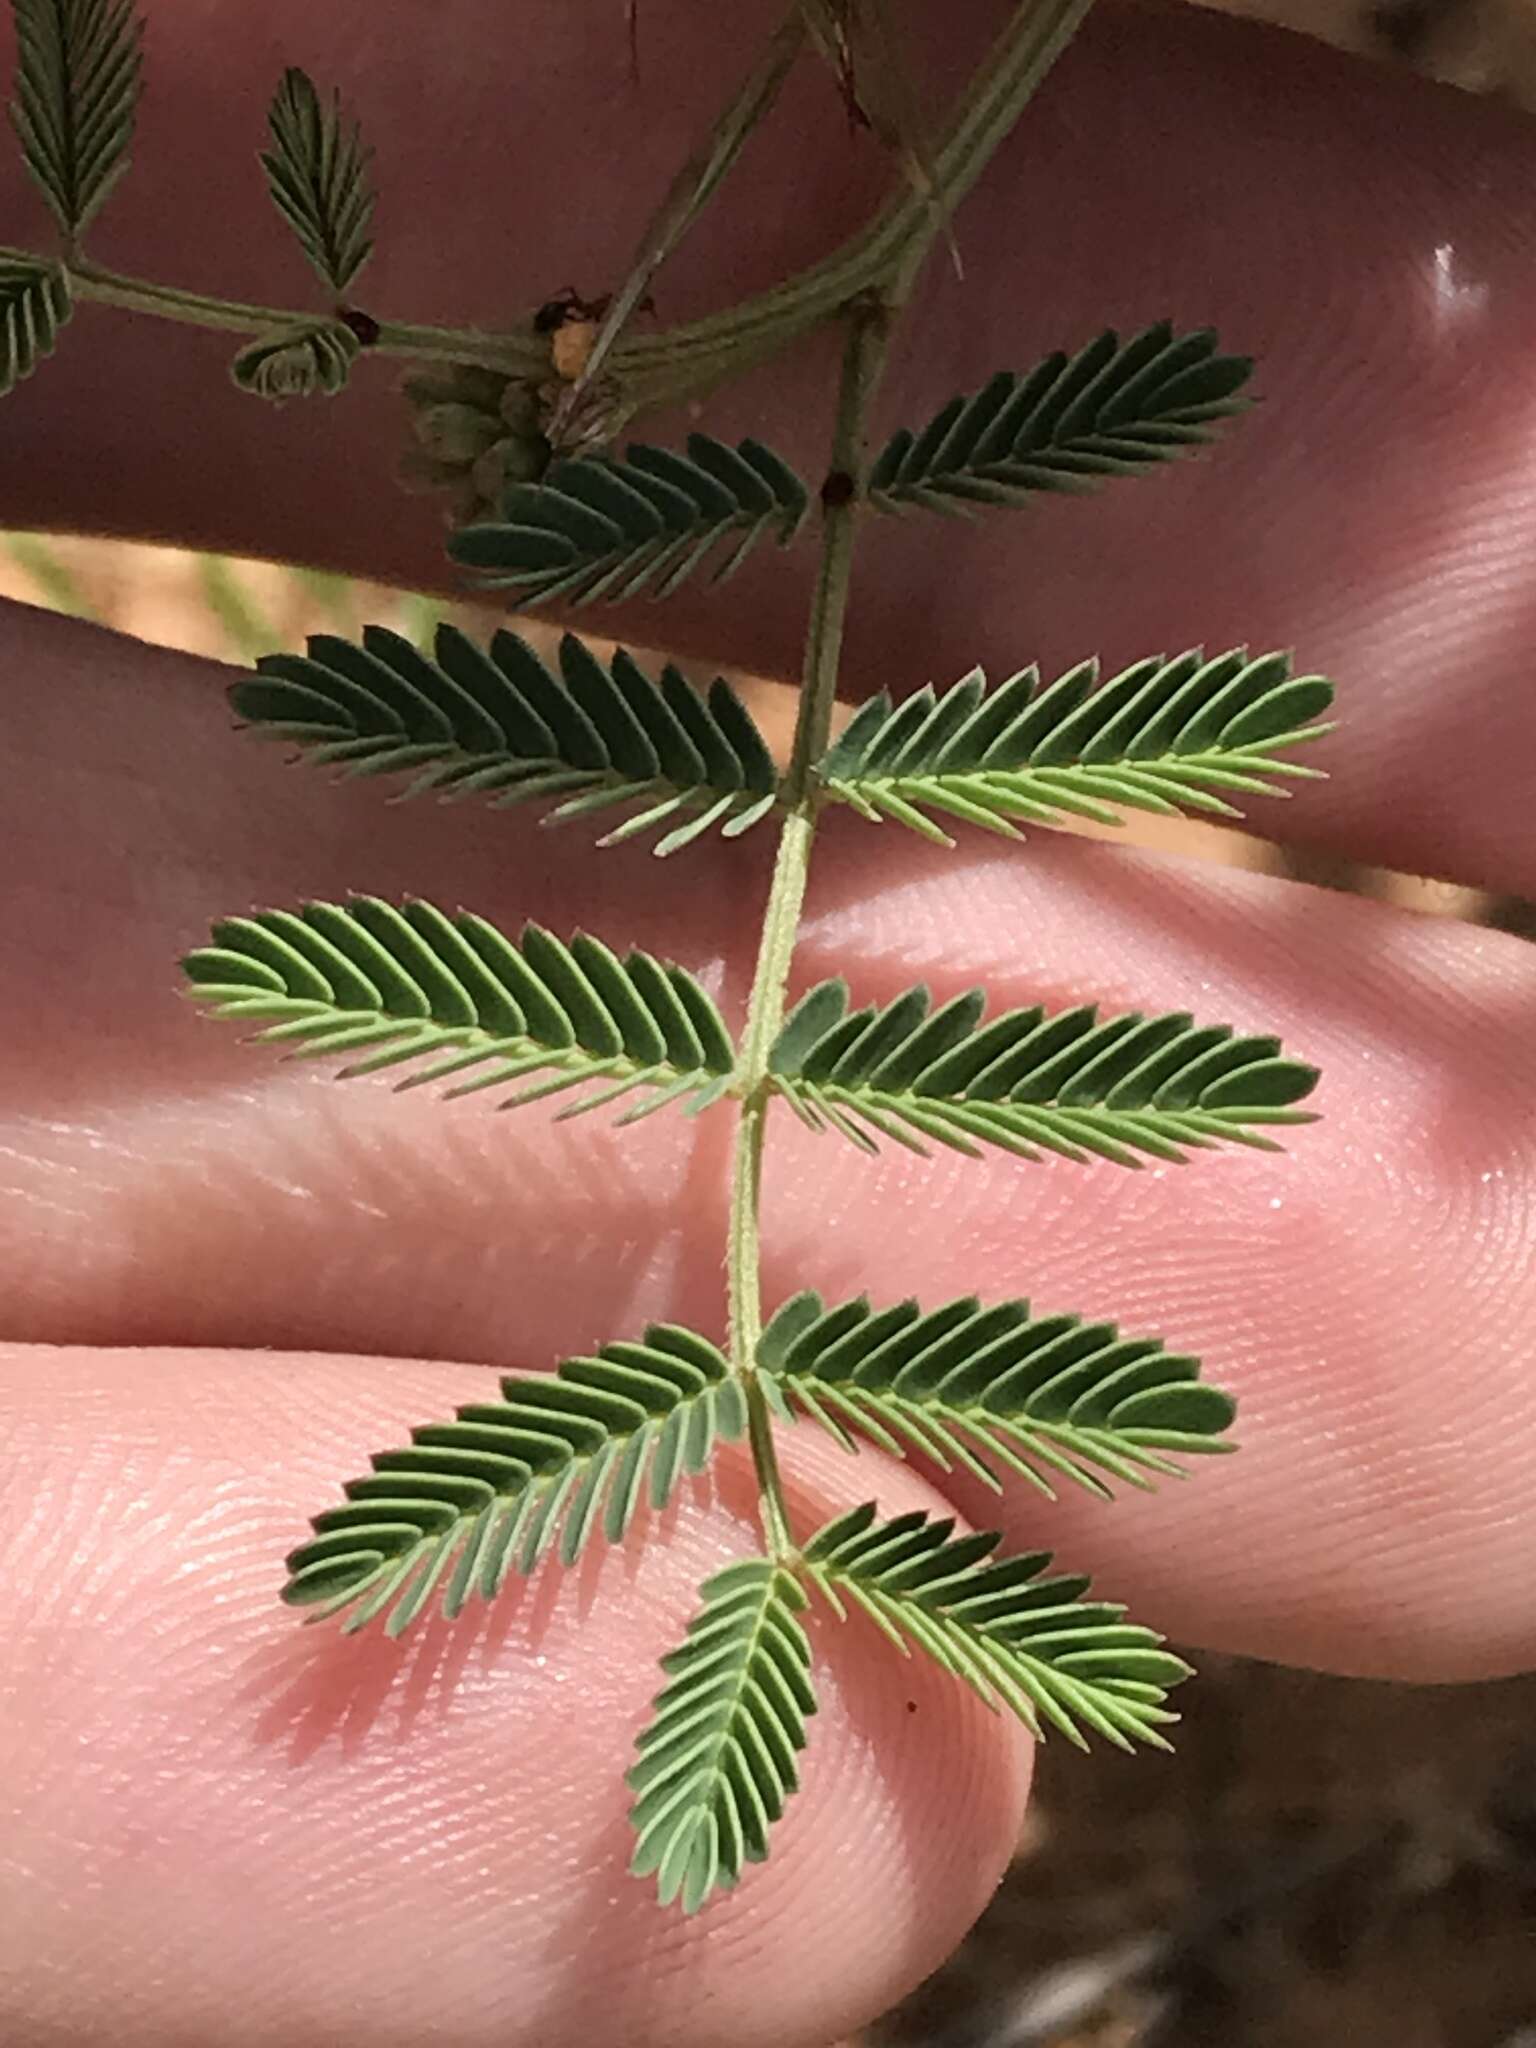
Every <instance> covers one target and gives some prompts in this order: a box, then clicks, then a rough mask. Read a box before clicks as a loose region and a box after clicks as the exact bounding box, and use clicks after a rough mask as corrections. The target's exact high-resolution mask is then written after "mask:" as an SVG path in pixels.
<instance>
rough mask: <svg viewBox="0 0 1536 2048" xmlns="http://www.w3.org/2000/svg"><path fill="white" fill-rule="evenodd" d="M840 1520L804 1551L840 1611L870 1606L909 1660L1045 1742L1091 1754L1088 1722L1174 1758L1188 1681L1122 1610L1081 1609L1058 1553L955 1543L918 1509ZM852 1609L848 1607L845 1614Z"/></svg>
mask: <svg viewBox="0 0 1536 2048" xmlns="http://www.w3.org/2000/svg"><path fill="white" fill-rule="evenodd" d="M876 1514H877V1510H876V1508H875V1506H874V1503H873V1502H869V1503H867V1504H866V1505H865V1506H863V1507H858V1508H854V1509H852V1510H851V1511H850V1512H849V1513H848V1514H846V1515H839V1516H838V1517H837V1519H836V1520H835V1521H832V1522H829V1523H828V1524H827V1525H826V1527H825V1528H824V1529H822V1530H820V1531H818V1533H817V1534H816V1535H815V1536H813V1537H812V1539H811V1541H810V1542H809V1543H808V1544H807V1545H806V1546H805V1549H804V1551H803V1552H802V1557H803V1560H804V1566H803V1568H804V1573H805V1576H806V1577H807V1578H808V1579H809V1580H810V1582H811V1584H812V1585H814V1586H815V1587H816V1588H817V1590H818V1591H819V1592H820V1593H821V1594H822V1595H823V1596H824V1597H825V1598H826V1599H827V1600H828V1601H829V1602H830V1603H831V1605H832V1607H833V1608H834V1610H835V1611H836V1612H837V1613H838V1614H839V1615H843V1614H845V1613H846V1606H847V1605H852V1606H854V1607H858V1608H861V1609H862V1610H863V1612H864V1613H865V1614H867V1615H868V1616H869V1618H870V1619H871V1620H872V1621H873V1622H874V1623H875V1625H876V1627H877V1628H879V1629H880V1630H882V1632H883V1633H884V1634H885V1635H886V1636H887V1637H889V1639H890V1640H891V1641H892V1642H893V1643H894V1644H895V1645H896V1647H897V1648H898V1649H899V1650H901V1651H902V1652H903V1653H904V1654H907V1655H910V1654H911V1651H912V1649H913V1647H916V1648H918V1649H922V1650H926V1651H927V1653H928V1654H929V1656H930V1657H932V1658H933V1660H934V1662H935V1663H937V1664H940V1665H942V1666H943V1667H944V1669H945V1670H946V1671H949V1672H952V1673H953V1674H954V1676H955V1677H956V1678H959V1679H963V1680H964V1682H965V1683H966V1684H967V1685H968V1686H970V1687H971V1689H972V1691H973V1692H975V1693H977V1694H978V1695H979V1696H980V1697H981V1698H982V1699H983V1700H985V1701H986V1702H987V1704H988V1705H989V1706H992V1707H1007V1708H1009V1709H1010V1710H1011V1711H1012V1712H1013V1713H1015V1714H1017V1715H1018V1717H1019V1719H1020V1720H1021V1721H1023V1722H1025V1723H1026V1724H1027V1725H1028V1726H1029V1727H1030V1728H1031V1729H1032V1730H1033V1731H1034V1732H1035V1733H1037V1734H1038V1733H1040V1732H1041V1721H1042V1719H1043V1720H1045V1721H1047V1722H1050V1723H1051V1724H1052V1725H1053V1726H1055V1727H1057V1728H1059V1729H1060V1730H1061V1732H1062V1733H1063V1734H1064V1735H1066V1736H1067V1737H1068V1738H1069V1739H1070V1740H1071V1741H1073V1742H1075V1743H1077V1744H1078V1746H1079V1747H1080V1748H1086V1746H1087V1745H1086V1743H1085V1741H1084V1737H1083V1732H1082V1731H1083V1726H1084V1725H1086V1726H1087V1727H1088V1728H1091V1729H1094V1730H1096V1731H1097V1732H1098V1733H1099V1734H1100V1735H1102V1736H1104V1737H1105V1738H1106V1739H1107V1740H1108V1741H1110V1742H1112V1743H1114V1744H1115V1745H1116V1747H1117V1748H1120V1749H1129V1748H1130V1747H1131V1746H1132V1744H1133V1743H1135V1742H1145V1743H1149V1744H1150V1745H1151V1746H1152V1747H1154V1748H1156V1749H1166V1748H1167V1747H1168V1743H1167V1740H1166V1739H1165V1738H1164V1736H1163V1735H1161V1734H1160V1733H1159V1728H1160V1726H1161V1725H1162V1724H1165V1723H1167V1722H1169V1721H1173V1720H1176V1719H1177V1718H1178V1717H1177V1715H1175V1714H1172V1713H1170V1712H1169V1710H1168V1709H1167V1708H1166V1707H1165V1706H1164V1704H1163V1702H1164V1700H1165V1699H1166V1697H1167V1695H1168V1692H1169V1690H1170V1688H1171V1687H1173V1686H1175V1685H1178V1684H1180V1683H1181V1682H1182V1681H1183V1680H1184V1679H1185V1678H1187V1677H1188V1676H1189V1675H1190V1674H1189V1666H1188V1665H1187V1664H1186V1663H1185V1662H1184V1661H1183V1659H1182V1658H1180V1657H1175V1656H1173V1655H1171V1654H1170V1653H1169V1652H1168V1651H1167V1650H1165V1649H1163V1648H1161V1644H1162V1641H1163V1638H1162V1637H1161V1636H1159V1635H1156V1634H1154V1633H1153V1631H1152V1630H1151V1629H1148V1628H1140V1627H1138V1626H1136V1625H1135V1624H1134V1623H1129V1622H1126V1621H1124V1620H1123V1619H1122V1617H1123V1615H1124V1613H1125V1609H1124V1608H1123V1607H1120V1606H1117V1605H1115V1604H1113V1603H1111V1602H1109V1601H1106V1600H1093V1601H1089V1600H1084V1599H1083V1598H1082V1595H1083V1594H1084V1593H1085V1592H1087V1591H1088V1588H1089V1582H1088V1580H1087V1579H1085V1578H1054V1579H1051V1578H1044V1577H1042V1576H1041V1575H1042V1573H1044V1572H1045V1571H1046V1570H1047V1569H1048V1568H1049V1566H1050V1564H1051V1561H1052V1560H1051V1556H1050V1553H1049V1551H1044V1550H1037V1551H1031V1552H1028V1553H1027V1554H1022V1555H1018V1556H1013V1557H994V1556H993V1555H992V1553H993V1552H994V1551H995V1550H996V1548H997V1545H998V1543H999V1542H1000V1541H1001V1538H1000V1537H998V1536H996V1535H992V1534H983V1535H979V1536H956V1535H955V1534H954V1528H955V1525H954V1523H953V1522H952V1521H942V1522H941V1521H933V1520H931V1519H930V1518H929V1517H928V1516H927V1515H924V1514H922V1513H921V1512H913V1513H911V1514H905V1515H897V1516H896V1517H895V1518H894V1519H893V1520H891V1521H888V1522H881V1521H878V1520H877V1519H876ZM845 1603H846V1605H845Z"/></svg>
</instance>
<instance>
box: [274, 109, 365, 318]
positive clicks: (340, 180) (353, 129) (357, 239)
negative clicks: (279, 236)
mask: <svg viewBox="0 0 1536 2048" xmlns="http://www.w3.org/2000/svg"><path fill="white" fill-rule="evenodd" d="M267 125H268V126H269V127H270V129H271V131H272V147H271V148H270V149H269V150H264V151H263V152H262V158H261V161H262V165H263V168H264V169H265V171H266V174H267V185H268V188H269V190H270V191H271V194H272V198H273V201H274V203H275V204H276V206H277V210H278V212H279V213H280V214H281V215H282V216H283V218H284V220H286V221H287V223H288V225H289V226H290V227H291V228H292V229H293V231H294V233H295V234H296V235H297V236H298V238H299V245H300V247H301V248H302V249H303V251H304V254H305V255H306V256H307V257H308V258H309V260H310V262H311V263H312V264H313V265H314V267H315V269H316V270H317V271H318V272H319V273H320V275H321V277H322V278H323V279H324V280H325V282H326V283H327V284H328V285H329V286H330V287H331V289H332V291H334V292H336V293H337V294H340V293H342V292H345V291H346V289H347V287H348V285H350V284H351V282H352V280H353V279H354V278H355V277H356V276H357V273H358V272H359V271H360V270H361V269H362V267H363V265H364V264H365V263H366V262H367V260H368V257H369V254H370V252H371V251H372V249H373V241H372V238H371V236H370V235H369V232H368V230H369V225H370V223H371V221H372V219H373V208H374V191H373V186H372V184H371V182H370V180H369V176H368V164H369V160H370V158H371V156H372V154H373V152H372V151H371V150H368V149H365V148H364V147H363V141H362V134H361V131H360V130H359V128H358V126H357V123H356V122H355V121H354V122H352V123H350V124H349V123H348V122H347V121H346V120H345V119H344V118H343V115H342V108H341V97H340V95H339V94H337V93H333V94H332V95H331V99H330V103H329V105H327V104H326V103H325V102H324V101H323V100H322V99H321V97H320V95H319V93H317V92H316V90H315V88H314V85H313V83H312V82H311V81H310V79H309V78H308V77H307V76H306V75H305V73H304V72H302V71H298V70H293V69H290V70H288V71H285V72H284V73H283V77H282V82H281V83H280V84H279V86H278V88H277V91H276V92H275V93H274V94H273V96H272V104H271V106H270V107H269V108H268V110H267Z"/></svg>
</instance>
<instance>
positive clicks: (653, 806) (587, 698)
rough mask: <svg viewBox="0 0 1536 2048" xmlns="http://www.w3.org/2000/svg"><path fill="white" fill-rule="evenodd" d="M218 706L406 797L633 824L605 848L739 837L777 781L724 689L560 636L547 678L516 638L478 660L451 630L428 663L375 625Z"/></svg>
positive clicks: (747, 720)
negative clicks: (480, 802)
mask: <svg viewBox="0 0 1536 2048" xmlns="http://www.w3.org/2000/svg"><path fill="white" fill-rule="evenodd" d="M230 701H231V702H232V704H233V705H234V708H235V710H236V712H237V713H238V714H239V716H240V717H241V718H242V719H244V720H245V721H246V723H247V724H249V725H250V726H252V727H253V728H254V729H255V730H256V732H257V733H258V734H259V735H260V736H262V737H264V738H270V739H276V740H285V741H288V742H290V743H292V744H293V745H295V746H296V747H297V748H298V749H299V752H300V754H301V756H303V757H304V758H306V759H309V760H312V761H314V762H316V763H317V764H319V765H321V766H332V767H334V768H335V769H336V770H337V772H338V773H339V774H341V775H390V774H396V775H408V776H409V777H410V781H409V782H408V784H407V786H406V788H405V790H404V791H403V794H404V795H405V796H407V797H410V796H418V795H422V794H425V793H428V792H430V793H431V794H433V795H436V796H437V797H439V798H441V799H453V798H462V797H471V796H473V797H483V798H485V799H486V800H487V801H488V802H490V803H491V804H493V805H495V806H497V807H505V806H507V805H511V804H520V803H534V804H544V805H548V806H550V809H549V812H548V817H549V820H550V822H555V821H558V820H564V819H569V818H576V817H583V816H585V815H587V814H588V813H589V812H591V813H594V814H596V815H598V816H600V817H603V818H604V822H605V823H606V822H607V818H606V815H605V814H606V813H607V812H608V811H609V810H610V809H613V810H615V811H618V812H620V813H624V812H630V813H633V814H634V815H632V816H630V817H629V818H628V819H627V821H626V822H625V823H622V824H620V825H619V827H618V828H617V830H616V831H610V832H609V833H608V837H607V839H606V840H605V841H604V842H603V843H604V844H606V843H608V842H609V841H611V840H616V839H618V838H621V837H622V838H628V837H630V836H632V835H633V834H634V833H635V832H637V831H640V830H645V831H653V830H655V831H659V830H662V829H663V828H667V829H666V837H665V838H664V839H663V840H662V842H661V844H660V845H659V846H658V847H657V849H656V851H657V852H658V853H661V852H670V851H672V850H673V849H674V847H675V846H676V845H679V844H686V843H687V842H688V840H689V838H691V837H694V836H697V834H696V833H695V831H694V830H693V829H691V828H695V827H697V828H699V829H700V830H712V829H715V828H724V829H727V830H729V829H731V828H733V827H734V828H736V829H741V830H745V829H748V828H749V827H750V826H751V825H752V824H753V823H754V822H756V821H757V820H758V819H760V818H762V817H764V816H766V815H767V813H768V811H769V810H770V809H771V808H772V806H773V803H774V800H775V796H776V792H777V787H778V777H777V774H776V772H775V770H774V766H773V761H772V757H771V756H770V754H769V752H768V748H767V746H766V744H765V742H764V740H763V738H762V735H761V734H760V733H759V732H758V730H757V727H756V725H755V724H754V723H753V721H752V718H751V716H750V714H749V713H748V711H747V709H746V707H745V706H744V705H743V704H742V703H741V701H740V699H739V698H738V697H737V696H736V694H735V692H734V691H733V690H732V689H731V687H730V685H729V684H728V683H726V682H725V681H723V680H721V679H717V680H716V681H715V682H714V683H712V684H711V686H710V689H709V693H708V695H707V697H705V696H700V695H699V693H698V692H697V691H695V690H694V689H693V688H692V686H691V685H690V684H689V683H687V682H686V681H685V680H684V678H683V677H682V675H681V674H680V673H679V672H678V670H677V669H676V668H674V667H672V666H671V665H670V664H669V665H668V667H667V668H665V669H664V670H663V672H662V676H661V680H660V682H659V683H657V682H654V681H653V680H652V679H651V677H650V676H649V675H647V674H646V672H645V670H644V669H642V668H641V667H640V665H639V663H638V662H637V661H635V660H634V659H633V657H632V656H631V655H629V654H627V653H625V652H624V650H623V649H622V648H621V649H620V650H619V651H618V652H617V653H616V654H615V655H614V656H613V657H612V658H611V660H609V661H607V662H603V661H599V660H598V658H597V656H596V655H594V654H593V653H592V652H591V651H590V650H589V649H588V648H587V647H586V646H585V645H584V644H583V643H582V642H581V641H580V640H578V639H577V638H575V636H574V635H572V634H567V635H566V636H565V638H564V639H563V641H562V642H561V646H560V657H559V667H558V670H552V669H550V668H549V667H547V666H546V665H545V664H544V662H542V661H541V660H540V659H539V657H538V655H537V654H536V653H535V652H534V650H533V649H532V647H530V646H529V644H528V642H527V641H526V640H524V639H521V638H520V637H519V636H518V635H517V634H515V633H510V632H506V631H502V632H499V633H497V634H496V635H495V637H494V639H493V640H492V641H491V643H490V645H489V647H484V648H482V647H481V646H479V645H478V644H477V643H476V642H474V641H472V640H470V639H468V638H467V637H466V636H465V635H464V634H463V633H461V632H459V631H458V629H457V628H456V627H454V626H449V625H443V626H439V628H438V630H437V635H436V639H435V642H434V646H433V653H432V654H431V655H428V654H426V653H424V652H423V651H421V650H420V649H418V648H416V647H414V646H413V645H412V644H411V642H410V641H409V640H405V639H402V638H401V636H400V635H399V634H397V633H392V632H390V631H389V630H388V629H387V628H385V627H383V626H366V627H364V629H363V634H362V640H361V644H356V643H354V642H352V641H348V640H341V639H338V638H336V637H335V636H334V635H331V634H318V635H315V636H314V637H312V638H311V639H310V641H309V643H308V651H307V653H305V654H301V655H300V654H273V655H264V656H263V657H262V658H261V660H260V661H258V662H257V664H256V674H255V675H254V676H253V677H251V678H249V679H248V680H246V681H244V682H239V683H236V684H235V685H234V687H233V688H232V689H231V691H230Z"/></svg>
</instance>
